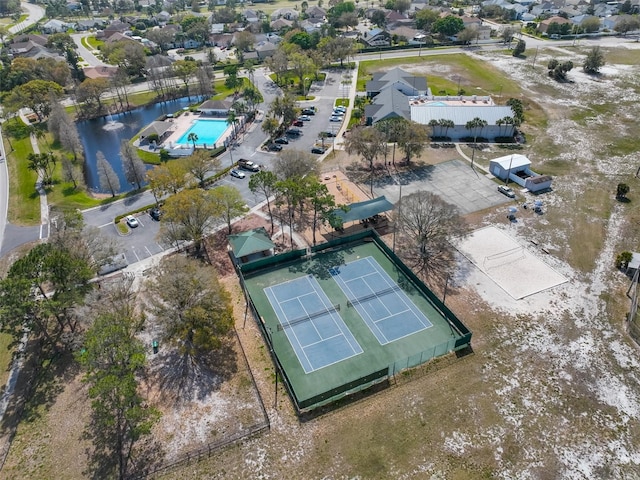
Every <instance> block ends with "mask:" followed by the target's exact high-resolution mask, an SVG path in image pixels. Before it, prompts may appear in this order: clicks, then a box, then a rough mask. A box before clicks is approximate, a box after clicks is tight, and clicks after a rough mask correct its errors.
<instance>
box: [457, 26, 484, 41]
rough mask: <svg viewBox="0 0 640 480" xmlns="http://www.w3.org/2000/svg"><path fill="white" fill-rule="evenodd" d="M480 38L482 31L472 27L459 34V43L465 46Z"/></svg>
mask: <svg viewBox="0 0 640 480" xmlns="http://www.w3.org/2000/svg"><path fill="white" fill-rule="evenodd" d="M479 37H480V31H479V30H478V27H477V26H476V25H470V26H468V27H466V28H465V29H464V30H462V31H461V32H460V33H458V37H457V38H458V41H459V42H462V43H463V44H465V45H468V44H470V43H471V42H473V41H474V40H477V39H478V38H479Z"/></svg>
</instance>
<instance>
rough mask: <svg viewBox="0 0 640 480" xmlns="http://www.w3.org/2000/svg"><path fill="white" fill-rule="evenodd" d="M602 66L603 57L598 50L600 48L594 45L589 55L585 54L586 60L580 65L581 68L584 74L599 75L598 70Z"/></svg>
mask: <svg viewBox="0 0 640 480" xmlns="http://www.w3.org/2000/svg"><path fill="white" fill-rule="evenodd" d="M603 65H604V55H603V53H602V50H600V46H598V45H596V46H595V47H593V48H592V49H591V50H589V53H587V58H586V59H585V61H584V64H583V65H582V68H583V70H584V72H585V73H590V74H596V73H600V68H602V66H603Z"/></svg>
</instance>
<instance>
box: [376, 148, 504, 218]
mask: <svg viewBox="0 0 640 480" xmlns="http://www.w3.org/2000/svg"><path fill="white" fill-rule="evenodd" d="M398 182H400V183H401V184H402V196H403V197H404V196H406V195H409V194H411V193H414V192H417V191H428V192H433V193H435V194H437V195H438V196H439V197H441V198H442V199H443V200H445V201H446V202H448V203H451V204H453V205H455V206H457V207H458V208H459V209H460V212H461V213H462V214H463V215H466V214H468V213H472V212H477V211H479V210H484V209H487V208H492V207H495V206H498V205H503V204H506V203H513V200H512V199H510V198H508V197H505V196H504V195H503V194H501V193H500V192H498V184H497V183H495V182H494V181H492V180H491V179H490V178H489V177H487V174H486V173H485V172H483V171H482V170H480V169H474V168H471V165H470V164H469V163H468V162H466V161H463V160H450V161H448V162H443V163H439V164H437V165H428V166H426V167H422V168H418V169H415V170H412V171H410V172H405V173H400V174H398V175H397V176H396V178H390V177H385V178H382V179H379V180H378V182H376V183H374V192H375V195H376V196H380V195H384V196H386V197H387V200H389V201H390V202H392V203H396V202H397V201H398V199H399V198H400V185H399V184H398ZM505 214H506V210H505Z"/></svg>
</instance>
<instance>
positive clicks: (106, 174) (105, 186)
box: [96, 152, 120, 197]
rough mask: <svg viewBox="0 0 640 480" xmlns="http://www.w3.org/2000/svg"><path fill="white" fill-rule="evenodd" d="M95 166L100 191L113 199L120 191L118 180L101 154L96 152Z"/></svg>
mask: <svg viewBox="0 0 640 480" xmlns="http://www.w3.org/2000/svg"><path fill="white" fill-rule="evenodd" d="M96 166H97V170H98V180H99V182H100V190H102V191H103V192H109V193H111V197H115V196H116V193H117V192H119V191H120V179H119V178H118V175H117V174H116V172H115V170H114V169H113V167H112V166H111V164H110V163H109V162H107V159H106V158H105V156H104V154H103V153H102V152H96Z"/></svg>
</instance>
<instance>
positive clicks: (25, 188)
mask: <svg viewBox="0 0 640 480" xmlns="http://www.w3.org/2000/svg"><path fill="white" fill-rule="evenodd" d="M5 143H6V139H5ZM11 144H12V145H13V148H14V151H13V152H11V153H10V154H9V155H8V159H7V160H8V167H9V221H10V222H11V223H13V224H15V225H38V224H39V223H40V197H39V195H38V192H36V187H35V185H36V180H37V179H38V175H37V174H36V172H34V171H33V170H29V168H28V165H29V162H28V160H27V157H28V155H29V154H30V153H33V149H32V148H31V140H30V139H29V137H26V138H23V139H20V140H16V139H12V140H11ZM5 149H6V151H7V152H8V151H10V147H9V146H8V144H7V145H5Z"/></svg>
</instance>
